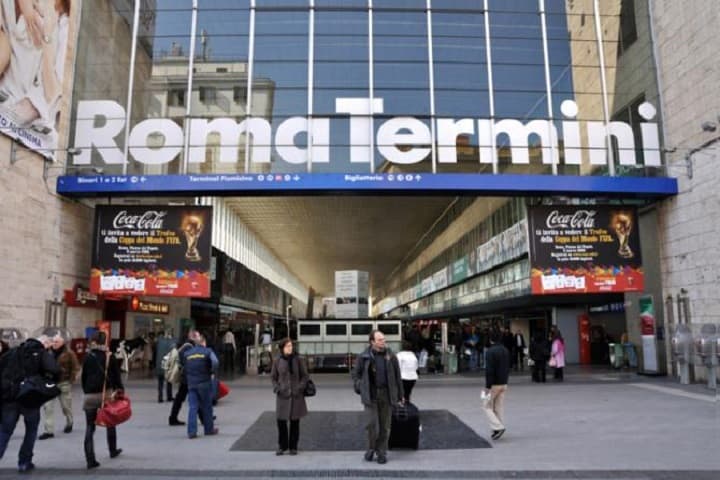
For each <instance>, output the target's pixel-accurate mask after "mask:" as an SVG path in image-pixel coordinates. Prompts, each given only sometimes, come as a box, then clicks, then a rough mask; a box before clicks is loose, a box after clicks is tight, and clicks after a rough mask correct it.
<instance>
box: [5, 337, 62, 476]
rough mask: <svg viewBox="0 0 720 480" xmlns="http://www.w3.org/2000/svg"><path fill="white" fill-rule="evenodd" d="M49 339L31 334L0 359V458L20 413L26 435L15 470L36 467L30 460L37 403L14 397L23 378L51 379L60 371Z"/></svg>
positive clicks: (37, 422)
mask: <svg viewBox="0 0 720 480" xmlns="http://www.w3.org/2000/svg"><path fill="white" fill-rule="evenodd" d="M51 343H52V342H51V340H50V338H48V337H47V336H46V335H41V336H40V337H38V338H37V339H35V338H31V339H28V340H27V341H25V342H24V343H23V344H22V345H20V346H18V347H16V348H14V349H12V350H10V351H9V352H8V353H6V354H5V355H3V357H2V359H1V360H0V378H1V379H2V382H1V387H2V426H1V427H0V458H2V457H3V455H5V450H6V449H7V446H8V442H9V441H10V437H11V436H12V434H13V432H14V431H15V426H16V425H17V422H18V420H19V419H20V415H22V416H23V418H24V420H25V437H24V438H23V442H22V445H20V453H19V455H18V471H19V472H21V473H24V472H29V471H30V470H32V469H34V468H35V464H33V463H32V457H33V448H34V447H35V439H36V438H37V432H38V426H39V425H40V407H39V406H32V407H31V406H26V405H23V404H21V403H20V402H18V401H17V394H18V391H19V385H20V382H22V380H23V379H25V378H28V377H32V376H36V375H41V376H43V377H44V378H46V379H47V380H48V381H51V382H54V381H56V380H57V378H58V375H59V374H60V368H59V367H58V364H57V362H56V361H55V357H54V356H53V355H52V353H50V352H49V351H48V348H49V347H50V345H51Z"/></svg>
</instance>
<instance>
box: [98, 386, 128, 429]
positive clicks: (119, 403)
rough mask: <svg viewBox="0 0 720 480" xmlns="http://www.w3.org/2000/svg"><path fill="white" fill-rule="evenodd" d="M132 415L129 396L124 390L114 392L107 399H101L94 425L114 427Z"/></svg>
mask: <svg viewBox="0 0 720 480" xmlns="http://www.w3.org/2000/svg"><path fill="white" fill-rule="evenodd" d="M131 416H132V407H131V405H130V398H128V397H127V396H126V395H125V393H124V392H116V393H115V395H114V396H113V397H111V398H110V400H108V401H104V400H103V404H102V406H101V407H100V408H99V409H98V412H97V416H96V417H95V425H98V426H100V427H115V426H117V425H120V424H121V423H123V422H126V421H128V420H129V419H130V417H131Z"/></svg>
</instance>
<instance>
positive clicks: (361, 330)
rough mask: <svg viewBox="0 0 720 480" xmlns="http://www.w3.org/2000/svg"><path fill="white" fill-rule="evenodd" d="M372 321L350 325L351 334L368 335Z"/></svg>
mask: <svg viewBox="0 0 720 480" xmlns="http://www.w3.org/2000/svg"><path fill="white" fill-rule="evenodd" d="M370 332H372V323H358V324H352V325H350V334H351V335H370Z"/></svg>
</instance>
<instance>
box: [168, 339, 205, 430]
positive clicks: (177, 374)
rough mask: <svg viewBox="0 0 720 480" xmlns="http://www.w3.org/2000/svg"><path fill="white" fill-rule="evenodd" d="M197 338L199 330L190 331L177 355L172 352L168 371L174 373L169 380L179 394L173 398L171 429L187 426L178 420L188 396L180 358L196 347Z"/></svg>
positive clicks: (179, 344)
mask: <svg viewBox="0 0 720 480" xmlns="http://www.w3.org/2000/svg"><path fill="white" fill-rule="evenodd" d="M197 336H198V332H197V330H190V331H189V332H188V338H187V340H186V341H185V342H182V341H181V342H178V343H177V348H176V349H175V350H176V351H175V353H172V352H173V351H172V350H171V356H170V359H169V362H170V365H169V367H168V369H169V371H170V372H173V373H171V374H170V378H169V380H170V381H171V382H173V383H176V384H177V385H178V390H177V393H176V394H175V397H174V398H173V404H172V407H170V416H169V417H168V424H169V425H170V426H171V427H172V426H179V425H185V422H183V421H182V420H180V419H179V418H178V415H179V414H180V409H181V408H182V404H183V403H184V402H185V399H186V398H187V394H188V387H187V381H186V379H185V374H184V373H183V371H182V369H183V366H182V364H181V363H180V357H181V356H182V355H183V353H184V352H186V351H187V350H189V349H191V348H193V347H194V346H195V340H196V339H197ZM173 362H174V363H173Z"/></svg>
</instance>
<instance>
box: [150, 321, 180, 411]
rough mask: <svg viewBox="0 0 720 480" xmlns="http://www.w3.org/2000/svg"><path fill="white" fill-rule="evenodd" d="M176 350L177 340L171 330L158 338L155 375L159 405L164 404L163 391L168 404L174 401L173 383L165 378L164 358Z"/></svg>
mask: <svg viewBox="0 0 720 480" xmlns="http://www.w3.org/2000/svg"><path fill="white" fill-rule="evenodd" d="M173 348H175V339H174V338H172V333H171V332H170V330H166V331H165V333H164V334H163V336H162V337H160V338H158V341H157V345H156V347H155V375H156V376H157V382H158V403H163V390H165V396H166V398H167V401H168V402H172V401H173V386H172V383H170V382H169V381H168V379H167V378H165V369H164V368H163V367H164V365H163V358H165V356H166V355H167V354H169V353H170V351H171V350H172V349H173Z"/></svg>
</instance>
